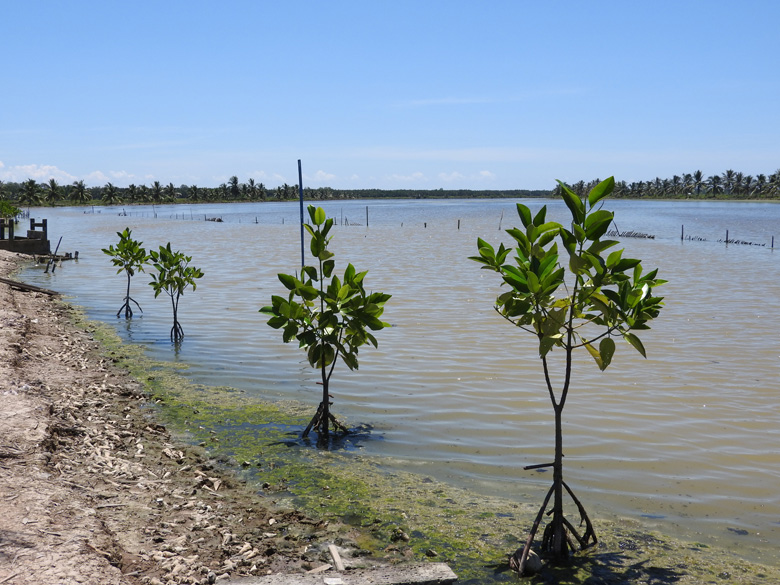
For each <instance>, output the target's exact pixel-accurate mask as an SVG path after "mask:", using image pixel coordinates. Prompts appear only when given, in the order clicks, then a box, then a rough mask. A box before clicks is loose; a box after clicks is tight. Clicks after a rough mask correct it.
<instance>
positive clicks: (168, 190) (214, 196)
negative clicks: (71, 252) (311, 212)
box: [0, 176, 552, 207]
mask: <svg viewBox="0 0 780 585" xmlns="http://www.w3.org/2000/svg"><path fill="white" fill-rule="evenodd" d="M303 191H304V193H303V195H304V198H305V199H306V200H307V201H314V200H316V201H325V200H329V199H334V200H335V199H371V198H403V199H428V198H442V199H443V198H491V197H492V198H499V197H514V198H519V197H549V196H550V195H551V193H552V191H546V190H536V191H529V190H520V189H516V190H509V191H492V190H468V189H456V190H447V189H436V190H420V189H391V190H385V189H333V188H331V187H318V188H311V187H305V188H304V190H303ZM297 198H298V186H297V185H288V184H287V183H284V184H283V185H280V186H278V187H275V188H269V187H266V186H265V185H264V184H263V183H257V182H256V181H255V180H254V179H249V180H248V181H247V182H246V183H240V182H239V180H238V177H235V176H233V177H231V178H230V180H229V181H228V182H227V183H222V184H221V185H219V186H218V187H198V186H197V185H179V186H178V187H177V186H175V185H174V184H173V183H168V184H167V185H163V184H161V183H160V182H159V181H154V182H153V183H152V184H151V185H128V186H127V187H117V186H116V185H114V184H112V183H110V182H109V183H106V184H105V185H104V186H102V187H87V186H86V185H85V184H84V181H75V182H73V183H72V184H71V185H60V184H59V183H58V182H57V181H56V180H55V179H49V181H48V182H46V183H39V182H37V181H36V180H35V179H28V180H26V181H24V182H23V183H11V182H9V183H3V182H0V199H7V200H9V201H13V202H15V203H17V204H18V205H21V206H24V207H38V206H47V205H48V206H55V205H96V204H100V205H120V204H134V203H137V204H150V203H206V202H240V201H289V200H293V199H297Z"/></svg>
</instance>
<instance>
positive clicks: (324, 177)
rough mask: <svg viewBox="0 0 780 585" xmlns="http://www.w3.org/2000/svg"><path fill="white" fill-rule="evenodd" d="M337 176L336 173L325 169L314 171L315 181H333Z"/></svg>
mask: <svg viewBox="0 0 780 585" xmlns="http://www.w3.org/2000/svg"><path fill="white" fill-rule="evenodd" d="M335 178H336V175H333V174H331V173H326V172H325V171H317V172H316V173H314V177H312V179H313V180H315V181H332V180H333V179H335Z"/></svg>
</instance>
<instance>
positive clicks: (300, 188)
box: [298, 159, 306, 268]
mask: <svg viewBox="0 0 780 585" xmlns="http://www.w3.org/2000/svg"><path fill="white" fill-rule="evenodd" d="M298 198H299V199H300V201H301V268H303V267H304V266H306V259H305V257H304V255H303V174H302V172H301V159H298Z"/></svg>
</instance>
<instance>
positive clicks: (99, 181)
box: [84, 171, 110, 185]
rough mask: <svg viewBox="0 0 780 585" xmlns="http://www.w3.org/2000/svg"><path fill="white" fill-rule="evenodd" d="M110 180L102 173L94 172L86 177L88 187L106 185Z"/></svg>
mask: <svg viewBox="0 0 780 585" xmlns="http://www.w3.org/2000/svg"><path fill="white" fill-rule="evenodd" d="M109 180H110V179H109V178H108V177H107V176H106V175H105V174H104V173H103V172H102V171H92V172H91V173H89V174H88V175H87V176H85V177H84V182H85V183H87V184H88V185H105V184H106V183H108V182H109Z"/></svg>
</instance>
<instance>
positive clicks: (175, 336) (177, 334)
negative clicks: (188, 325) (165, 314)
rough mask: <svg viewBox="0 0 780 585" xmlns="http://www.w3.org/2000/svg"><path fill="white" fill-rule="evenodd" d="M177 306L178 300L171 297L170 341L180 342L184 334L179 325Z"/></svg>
mask: <svg viewBox="0 0 780 585" xmlns="http://www.w3.org/2000/svg"><path fill="white" fill-rule="evenodd" d="M178 304H179V303H178V299H174V298H173V296H171V306H172V307H173V327H172V328H171V341H181V339H182V337H184V332H183V331H182V329H181V325H179V316H178V308H179V307H178Z"/></svg>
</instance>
